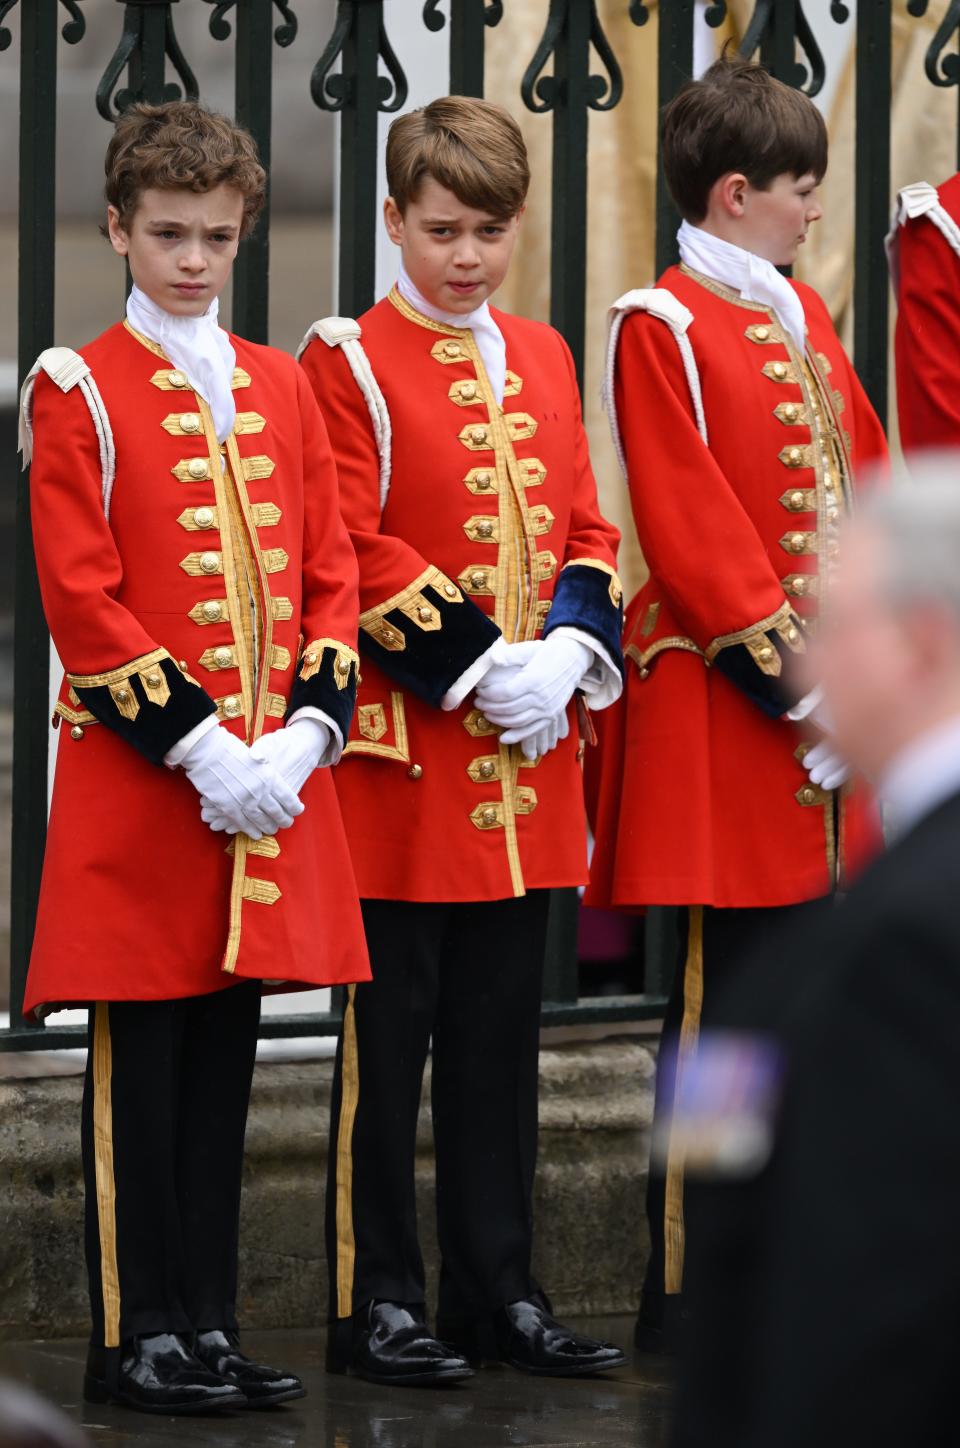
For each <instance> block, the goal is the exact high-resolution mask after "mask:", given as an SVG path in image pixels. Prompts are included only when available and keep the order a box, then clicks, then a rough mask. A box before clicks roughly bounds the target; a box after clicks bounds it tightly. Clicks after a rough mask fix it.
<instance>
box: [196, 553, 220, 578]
mask: <svg viewBox="0 0 960 1448" xmlns="http://www.w3.org/2000/svg"><path fill="white" fill-rule="evenodd" d="M200 567H201V569H202V570H203V572H204V573H218V572H219V570H220V554H219V553H201V554H200Z"/></svg>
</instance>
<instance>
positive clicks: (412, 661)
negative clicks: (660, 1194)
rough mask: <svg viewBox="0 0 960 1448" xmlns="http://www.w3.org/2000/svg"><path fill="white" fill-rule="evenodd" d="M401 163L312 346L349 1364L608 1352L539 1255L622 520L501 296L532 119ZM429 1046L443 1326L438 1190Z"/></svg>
mask: <svg viewBox="0 0 960 1448" xmlns="http://www.w3.org/2000/svg"><path fill="white" fill-rule="evenodd" d="M387 172H388V180H389V185H390V193H391V194H390V198H389V200H388V201H387V203H386V208H385V220H386V225H387V230H388V232H389V234H390V237H391V239H392V240H393V241H394V242H395V243H396V244H397V245H398V246H399V247H400V249H401V257H402V263H401V272H400V280H399V282H398V285H397V287H396V288H394V290H393V291H391V292H390V294H389V296H387V297H385V298H384V299H383V300H382V301H380V302H379V303H378V304H377V305H376V306H375V307H373V308H372V310H371V311H369V312H368V313H367V314H366V315H365V316H364V317H362V318H361V320H360V323H359V324H358V323H356V322H351V321H345V320H344V319H336V318H334V319H328V321H326V322H321V323H317V324H316V325H315V326H314V327H313V328H312V329H311V331H310V333H309V334H308V337H307V339H306V340H307V344H308V345H307V346H306V350H305V351H304V353H303V365H304V367H305V369H306V372H307V375H308V376H309V378H310V381H311V383H312V384H313V387H314V389H315V391H316V394H317V397H318V399H319V400H320V403H321V406H322V408H323V411H324V415H325V417H326V420H327V425H328V427H329V429H330V436H331V440H332V442H333V445H334V449H335V452H336V455H337V464H338V469H339V474H340V486H341V496H342V506H343V511H344V516H345V518H346V521H347V525H348V527H349V529H350V533H351V537H352V539H353V543H354V546H355V548H356V550H357V555H358V558H359V562H360V578H361V585H360V588H361V598H360V601H361V608H362V610H363V612H362V613H361V618H360V623H361V643H360V647H361V649H362V650H363V652H364V656H365V657H364V664H363V682H362V685H361V690H360V695H359V702H358V712H357V723H356V727H355V729H354V731H353V733H352V734H351V736H350V742H349V743H348V745H347V748H346V751H345V762H344V765H343V768H342V769H340V770H339V771H338V779H337V790H338V794H339V797H340V802H341V806H342V808H343V815H344V822H345V824H346V827H347V833H348V836H349V839H350V846H351V850H352V854H353V861H354V865H355V868H356V871H357V877H358V885H359V889H360V894H361V897H362V902H363V913H364V923H365V925H366V930H367V940H368V944H369V947H370V951H371V957H372V963H373V968H374V977H375V980H374V983H373V984H372V985H370V986H364V987H362V988H361V989H359V990H358V991H357V992H356V996H355V1000H354V1003H353V1007H352V1009H348V1012H347V1015H346V1020H345V1024H344V1033H343V1040H342V1044H341V1050H340V1054H339V1056H338V1063H337V1075H336V1083H335V1090H334V1126H333V1130H334V1133H335V1149H332V1150H331V1153H330V1161H331V1171H330V1182H329V1189H328V1195H327V1202H328V1255H329V1261H330V1277H331V1298H332V1301H331V1319H332V1325H331V1334H330V1347H329V1359H328V1362H329V1366H330V1368H331V1370H333V1371H345V1370H349V1371H353V1372H356V1373H359V1374H360V1375H362V1376H364V1377H367V1378H370V1379H372V1380H374V1381H380V1382H398V1383H428V1382H436V1381H438V1380H440V1379H450V1378H455V1377H461V1376H465V1375H468V1374H469V1367H468V1361H469V1362H475V1361H477V1360H479V1359H480V1358H481V1357H482V1356H483V1355H484V1354H486V1355H490V1356H494V1357H500V1358H503V1359H504V1360H505V1361H507V1362H510V1363H512V1364H514V1365H515V1366H516V1367H519V1368H523V1369H525V1370H527V1371H530V1372H542V1373H583V1372H595V1371H597V1370H598V1369H600V1368H607V1367H614V1366H617V1365H618V1364H619V1363H621V1362H622V1361H623V1357H622V1354H621V1353H620V1352H619V1351H618V1349H616V1348H613V1347H610V1346H609V1345H607V1344H603V1343H599V1342H595V1341H592V1340H591V1339H588V1338H583V1337H580V1336H578V1335H576V1334H574V1333H572V1332H570V1331H569V1330H568V1329H566V1328H564V1327H563V1326H561V1324H559V1323H557V1322H556V1320H555V1319H554V1318H553V1317H552V1316H551V1313H550V1307H549V1303H548V1301H547V1299H546V1298H545V1296H544V1295H543V1293H542V1292H541V1291H540V1290H539V1288H538V1287H537V1284H536V1283H535V1282H534V1280H533V1277H532V1275H531V1267H530V1255H531V1226H532V1190H533V1177H534V1168H535V1158H536V1145H537V1060H538V1046H539V1012H540V988H541V973H542V966H543V958H544V949H545V942H546V927H547V908H548V901H549V893H548V892H549V890H550V888H551V887H554V886H573V885H577V884H578V883H579V882H580V881H581V880H583V879H584V877H585V873H586V849H585V838H584V835H585V829H584V820H583V801H582V788H581V778H580V756H581V749H582V744H581V738H582V734H583V732H584V720H585V711H584V710H583V709H581V710H579V711H578V709H577V705H576V700H575V695H577V694H578V692H579V697H580V698H582V699H583V700H585V701H586V702H588V703H589V704H590V705H591V706H592V707H594V708H602V707H603V706H604V705H606V704H608V703H609V702H610V701H611V700H612V699H614V698H615V697H616V696H617V694H618V693H619V691H620V681H621V663H620V623H621V610H620V597H621V594H620V585H619V582H618V580H617V576H616V572H615V558H616V547H617V542H618V538H617V534H616V531H615V530H614V529H613V528H612V527H611V526H610V525H609V524H608V523H606V522H605V521H604V519H603V518H602V517H601V515H600V513H599V511H598V507H597V496H596V486H595V483H594V479H593V474H592V472H591V469H590V461H589V457H588V452H587V442H586V437H585V435H584V431H583V426H582V423H581V419H580V401H579V396H578V392H577V384H576V378H575V375H574V369H573V364H572V361H571V358H570V353H569V351H568V349H567V347H566V345H565V344H564V342H563V340H562V338H561V337H560V336H559V335H558V334H557V333H556V332H554V331H553V330H552V329H551V328H549V327H545V326H542V325H540V324H538V323H534V322H529V321H524V320H523V319H521V318H518V317H511V316H506V315H505V314H503V313H502V312H495V311H492V310H491V309H490V308H489V307H488V305H487V298H488V297H489V296H490V295H491V294H492V293H493V292H494V291H495V290H496V288H497V287H498V286H499V284H500V282H501V281H502V279H503V277H504V275H505V273H506V270H507V267H508V265H509V262H510V256H511V253H512V251H513V247H514V243H515V241H516V238H517V233H518V230H519V226H520V217H521V214H522V211H523V206H524V202H525V198H526V191H527V183H528V180H529V173H528V168H527V157H526V151H525V149H524V145H523V140H522V137H521V135H520V131H519V128H518V127H517V125H516V123H515V122H514V121H513V120H512V119H511V117H510V116H509V115H508V114H507V112H506V111H504V110H502V109H501V108H500V107H498V106H494V105H491V104H490V103H489V102H484V101H480V100H471V99H466V98H463V97H457V96H451V97H447V98H445V99H442V100H437V101H434V102H433V103H432V104H431V105H429V106H427V107H426V108H425V109H424V110H421V111H416V112H414V113H413V114H411V115H408V116H404V117H402V118H401V119H400V120H398V121H396V122H394V125H393V126H392V128H391V131H390V138H389V142H388V148H387ZM361 337H362V342H361ZM431 1040H432V1046H433V1082H432V1090H433V1121H434V1137H435V1143H436V1154H437V1214H438V1221H439V1236H440V1248H441V1254H442V1258H443V1266H442V1272H441V1278H440V1288H439V1313H438V1323H437V1337H434V1336H433V1334H432V1333H431V1331H430V1329H429V1328H428V1327H427V1325H426V1314H425V1307H424V1297H425V1286H424V1275H423V1262H422V1259H421V1255H420V1247H419V1243H418V1238H417V1226H416V1211H415V1194H414V1151H415V1142H416V1129H417V1113H418V1108H419V1102H420V1088H421V1082H422V1078H423V1071H424V1065H425V1062H426V1058H427V1053H428V1049H429V1047H430V1044H431ZM437 1338H442V1339H445V1340H446V1341H448V1342H449V1343H450V1344H451V1346H445V1345H444V1343H442V1342H440V1341H438V1340H437Z"/></svg>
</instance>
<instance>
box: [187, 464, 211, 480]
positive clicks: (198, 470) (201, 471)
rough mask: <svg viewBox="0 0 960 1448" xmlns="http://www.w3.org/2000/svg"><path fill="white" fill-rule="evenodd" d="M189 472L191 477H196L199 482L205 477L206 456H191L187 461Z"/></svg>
mask: <svg viewBox="0 0 960 1448" xmlns="http://www.w3.org/2000/svg"><path fill="white" fill-rule="evenodd" d="M187 472H188V473H189V474H190V476H191V478H196V479H197V481H198V482H199V481H200V479H201V478H205V477H206V476H207V460H206V458H191V459H190V461H189V462H188V463H187Z"/></svg>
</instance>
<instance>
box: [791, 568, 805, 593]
mask: <svg viewBox="0 0 960 1448" xmlns="http://www.w3.org/2000/svg"><path fill="white" fill-rule="evenodd" d="M793 591H794V593H795V594H796V595H797V596H798V598H802V597H803V595H804V594H805V593H806V591H807V580H806V579H805V578H804V577H803V575H802V574H799V573H798V574H797V576H796V578H795V579H794V580H793Z"/></svg>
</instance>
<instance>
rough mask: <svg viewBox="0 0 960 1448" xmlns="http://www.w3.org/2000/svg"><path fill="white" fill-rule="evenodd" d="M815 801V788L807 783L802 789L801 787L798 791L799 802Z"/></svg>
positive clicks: (809, 802) (810, 802)
mask: <svg viewBox="0 0 960 1448" xmlns="http://www.w3.org/2000/svg"><path fill="white" fill-rule="evenodd" d="M816 801H817V792H816V790H815V789H811V787H810V785H809V784H808V785H807V786H806V787H805V788H804V789H801V791H800V803H801V804H816Z"/></svg>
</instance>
